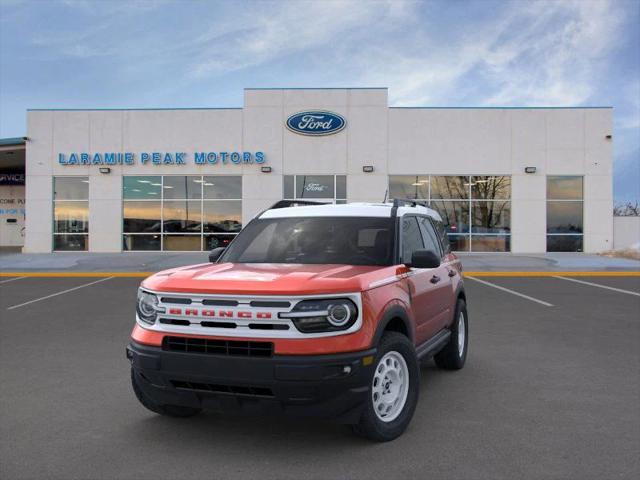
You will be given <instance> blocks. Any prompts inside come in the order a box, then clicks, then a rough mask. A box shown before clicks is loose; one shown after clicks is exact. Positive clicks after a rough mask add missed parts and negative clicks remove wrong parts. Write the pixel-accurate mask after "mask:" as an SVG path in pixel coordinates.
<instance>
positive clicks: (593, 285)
mask: <svg viewBox="0 0 640 480" xmlns="http://www.w3.org/2000/svg"><path fill="white" fill-rule="evenodd" d="M553 278H559V279H561V280H567V281H568V282H576V283H581V284H583V285H590V286H592V287H599V288H606V289H607V290H613V291H614V292H620V293H626V294H627V295H635V296H636V297H640V293H638V292H632V291H631V290H623V289H622V288H615V287H610V286H608V285H601V284H599V283H592V282H585V281H584V280H576V279H575V278H568V277H560V276H554V277H553Z"/></svg>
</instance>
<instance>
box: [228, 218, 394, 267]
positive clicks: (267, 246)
mask: <svg viewBox="0 0 640 480" xmlns="http://www.w3.org/2000/svg"><path fill="white" fill-rule="evenodd" d="M392 235H393V221H392V219H391V218H379V217H296V218H273V219H259V220H253V221H252V222H250V223H249V224H248V225H247V226H246V228H245V229H244V230H242V232H240V234H239V235H238V237H237V238H236V239H235V240H234V241H233V242H232V243H231V245H229V247H228V248H227V250H226V251H225V252H224V254H223V256H222V257H221V258H220V261H221V262H235V263H302V264H321V263H334V264H346V265H391V264H392V256H393V251H392V250H393V249H392V245H393V242H392V241H391V238H392Z"/></svg>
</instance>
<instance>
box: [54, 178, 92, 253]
mask: <svg viewBox="0 0 640 480" xmlns="http://www.w3.org/2000/svg"><path fill="white" fill-rule="evenodd" d="M88 237H89V178H88V177H54V179H53V249H54V250H58V251H83V250H88V248H89V241H88V240H89V238H88Z"/></svg>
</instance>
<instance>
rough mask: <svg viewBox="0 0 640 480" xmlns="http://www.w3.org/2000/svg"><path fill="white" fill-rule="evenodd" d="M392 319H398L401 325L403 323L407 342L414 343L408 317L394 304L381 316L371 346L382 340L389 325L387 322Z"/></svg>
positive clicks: (404, 311)
mask: <svg viewBox="0 0 640 480" xmlns="http://www.w3.org/2000/svg"><path fill="white" fill-rule="evenodd" d="M394 318H399V319H400V320H402V323H404V326H405V328H406V330H407V333H408V337H409V341H411V343H413V342H414V328H413V325H412V323H411V320H410V319H409V315H408V314H407V311H406V310H405V309H404V308H403V307H402V306H400V305H398V304H395V305H391V306H390V307H388V308H387V309H386V310H385V312H384V313H383V314H382V318H381V319H380V321H379V322H378V326H377V327H376V333H375V334H374V335H373V341H372V346H375V345H377V344H378V343H379V342H380V339H381V338H382V335H383V333H384V331H385V329H386V328H387V325H389V322H391V320H393V319H394Z"/></svg>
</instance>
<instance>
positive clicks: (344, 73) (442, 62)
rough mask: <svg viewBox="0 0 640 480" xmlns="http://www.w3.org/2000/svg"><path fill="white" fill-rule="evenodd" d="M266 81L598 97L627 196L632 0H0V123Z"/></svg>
mask: <svg viewBox="0 0 640 480" xmlns="http://www.w3.org/2000/svg"><path fill="white" fill-rule="evenodd" d="M273 86H278V87H283V86H285V87H318V86H327V87H343V86H382V87H389V96H390V102H391V105H394V106H504V105H506V106H585V105H611V106H613V107H614V108H615V110H614V118H615V129H614V146H615V178H614V190H615V196H616V200H618V201H627V200H629V201H640V0H630V1H613V0H604V1H589V0H577V1H571V0H567V1H551V2H549V1H541V2H526V1H514V2H492V1H474V2H463V1H455V0H450V1H434V2H403V1H399V0H398V1H389V2H373V1H370V2H349V1H320V0H313V1H311V2H303V1H300V2H296V1H282V2H273V3H272V2H241V1H236V2H213V1H183V2H169V1H157V2H156V1H139V2H135V1H83V0H73V1H72V0H68V1H60V2H54V1H50V2H49V1H25V0H0V137H13V136H22V135H24V134H25V133H26V126H25V110H26V109H27V108H94V107H102V108H117V107H203V106H216V107H226V106H233V107H240V106H242V95H243V88H244V87H273Z"/></svg>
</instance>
